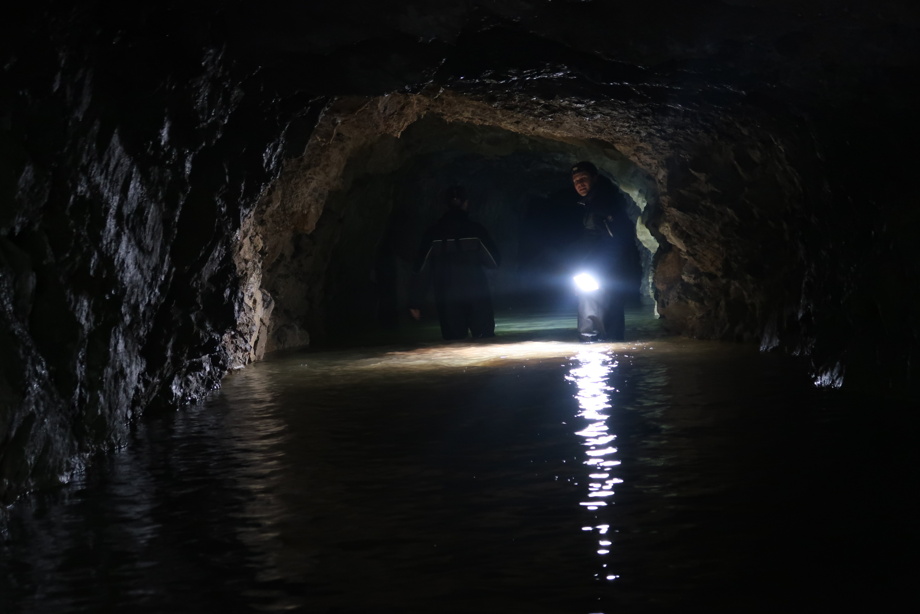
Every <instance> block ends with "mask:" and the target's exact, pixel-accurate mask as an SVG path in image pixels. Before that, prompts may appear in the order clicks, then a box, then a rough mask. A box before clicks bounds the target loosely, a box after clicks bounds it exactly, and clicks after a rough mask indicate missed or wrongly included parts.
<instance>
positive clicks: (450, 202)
mask: <svg viewBox="0 0 920 614" xmlns="http://www.w3.org/2000/svg"><path fill="white" fill-rule="evenodd" d="M444 204H446V205H447V206H448V207H449V208H450V209H461V210H464V211H465V210H466V208H467V206H468V205H469V201H468V200H467V198H466V190H465V189H463V186H459V185H454V186H451V187H449V188H447V190H446V191H445V192H444Z"/></svg>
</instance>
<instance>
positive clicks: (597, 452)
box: [566, 349, 623, 580]
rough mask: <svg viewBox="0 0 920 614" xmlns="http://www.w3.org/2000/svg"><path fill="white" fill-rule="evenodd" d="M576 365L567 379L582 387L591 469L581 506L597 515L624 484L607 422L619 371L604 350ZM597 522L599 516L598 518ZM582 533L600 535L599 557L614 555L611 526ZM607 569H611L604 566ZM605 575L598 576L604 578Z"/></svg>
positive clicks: (589, 528)
mask: <svg viewBox="0 0 920 614" xmlns="http://www.w3.org/2000/svg"><path fill="white" fill-rule="evenodd" d="M575 361H576V362H575V365H576V366H574V367H573V368H572V369H571V370H570V371H569V374H568V375H567V376H566V379H567V380H568V381H570V382H573V383H574V384H575V385H576V386H577V387H578V393H577V394H576V395H575V398H576V399H578V406H579V411H578V417H579V418H583V419H584V420H585V421H586V422H587V424H586V425H585V427H584V428H582V429H581V430H580V431H577V432H576V435H578V436H579V437H581V438H582V440H583V441H582V445H583V446H584V448H585V451H584V452H585V457H586V458H585V459H584V461H583V463H584V464H585V465H587V466H588V469H589V472H588V493H587V500H585V501H581V502H580V505H581V506H582V507H584V508H585V509H587V510H589V511H593V512H597V511H599V510H601V509H602V508H604V507H605V506H606V505H607V503H608V501H609V500H610V498H611V497H612V496H613V495H614V490H613V487H614V485H616V484H620V483H622V481H623V480H621V479H619V478H616V477H614V476H613V475H612V474H611V472H610V469H611V468H612V467H616V466H617V465H619V464H620V461H618V460H616V459H615V458H614V455H615V454H616V453H617V449H616V447H614V446H613V445H611V444H612V443H613V442H614V441H615V440H616V434H615V433H611V432H610V431H609V427H608V426H607V418H608V417H609V411H608V410H610V393H611V392H615V390H614V389H613V388H611V387H610V386H609V385H608V383H607V380H608V378H609V376H610V374H611V372H612V371H613V369H615V368H616V367H617V362H616V360H614V358H613V357H611V356H610V355H609V354H607V353H605V352H604V351H603V350H602V349H591V350H582V351H581V352H579V353H578V354H577V355H576V356H575ZM595 518H596V516H595ZM582 531H597V532H598V535H599V539H598V541H597V554H598V555H600V556H601V557H604V556H606V555H608V554H610V548H611V547H612V546H613V540H612V539H611V537H610V535H609V531H610V525H609V524H596V525H589V526H585V527H582ZM603 567H607V564H606V563H604V564H603ZM600 575H601V574H598V577H600ZM618 577H619V576H617V575H613V574H604V578H605V579H607V580H616V579H617V578H618Z"/></svg>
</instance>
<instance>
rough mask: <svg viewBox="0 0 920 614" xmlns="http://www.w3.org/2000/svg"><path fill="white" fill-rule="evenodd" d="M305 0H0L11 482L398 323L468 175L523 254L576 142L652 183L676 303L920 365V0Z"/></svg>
mask: <svg viewBox="0 0 920 614" xmlns="http://www.w3.org/2000/svg"><path fill="white" fill-rule="evenodd" d="M313 4H315V3H269V4H267V5H266V4H263V3H252V4H249V3H237V4H234V5H230V6H225V5H224V3H212V2H206V1H203V2H191V3H175V4H173V3H165V4H161V5H158V6H156V7H134V6H129V5H124V4H116V3H108V2H97V3H92V4H88V5H85V6H83V7H81V8H75V9H71V10H67V11H63V10H61V9H60V8H58V7H57V5H56V4H55V3H50V2H42V1H39V2H35V3H32V4H31V5H30V6H28V7H20V8H18V9H16V12H15V13H14V14H13V15H11V16H10V18H8V19H5V21H4V24H3V25H2V26H0V34H2V43H0V49H2V58H3V65H2V74H3V78H2V81H0V156H2V164H0V167H2V170H0V336H2V337H0V338H2V344H0V501H3V502H7V503H8V502H10V501H12V500H14V499H15V498H16V497H18V496H19V495H20V494H21V493H23V492H26V491H28V490H31V489H35V488H40V487H42V486H45V485H48V484H53V483H55V482H57V481H60V480H66V479H67V477H68V475H69V474H71V473H72V472H74V471H79V470H80V469H81V467H82V466H83V463H84V462H85V459H86V458H88V456H89V455H91V454H93V453H95V452H97V451H104V450H109V449H113V448H117V447H118V446H121V445H124V443H125V441H126V435H127V433H128V432H129V429H130V428H131V425H132V423H133V421H134V420H135V419H136V418H137V416H138V415H139V414H141V413H142V412H145V411H150V410H151V409H154V408H158V407H163V408H174V407H178V406H180V405H182V404H185V403H188V402H191V401H193V400H195V399H198V398H200V397H201V396H202V395H203V394H205V393H206V392H207V391H208V390H210V389H213V388H214V387H216V386H218V385H219V382H220V380H221V378H222V377H223V375H224V374H225V373H226V372H227V371H228V370H230V369H233V368H239V367H242V366H244V365H246V364H247V363H249V362H251V361H252V360H257V359H259V358H261V357H263V356H264V355H265V353H266V352H271V351H274V350H279V349H284V348H292V347H298V346H302V345H306V344H309V343H311V341H313V340H315V339H320V338H322V337H323V336H324V335H325V334H328V332H329V331H330V330H332V329H334V327H335V326H337V325H338V323H339V322H340V321H341V320H343V319H351V320H352V321H367V322H370V321H374V322H378V323H379V320H377V319H376V318H379V317H380V312H381V304H382V303H381V301H382V300H383V299H382V298H381V284H382V281H381V280H382V279H384V278H386V279H387V280H389V281H388V282H387V283H388V284H389V286H388V287H391V288H392V287H394V286H393V284H396V285H398V283H397V282H394V281H393V280H394V279H396V280H397V281H398V279H399V275H400V274H404V272H405V267H406V266H407V264H406V263H407V261H408V259H410V258H411V253H412V251H413V249H414V245H412V242H413V241H414V240H415V239H414V237H415V234H414V233H415V232H416V230H417V229H418V228H420V227H422V226H423V225H424V224H425V219H426V216H428V217H430V216H432V215H433V214H434V213H433V212H432V211H430V210H429V209H426V206H427V203H429V202H430V201H431V199H432V197H433V195H434V194H435V193H436V191H437V190H438V189H440V188H441V187H443V184H444V182H447V181H463V182H465V183H466V184H467V185H468V186H469V187H470V189H471V192H472V193H473V194H474V196H475V197H476V200H477V204H478V205H479V206H480V209H479V211H480V213H481V215H482V216H483V217H484V218H486V220H487V221H488V222H489V223H490V225H491V226H492V227H494V228H496V229H497V233H498V234H500V235H502V238H503V243H504V244H505V245H509V246H512V248H513V249H511V250H509V253H512V254H516V253H519V252H520V250H518V249H516V248H519V247H521V241H522V240H523V239H522V237H521V235H520V233H519V232H517V231H516V230H514V228H516V227H517V226H515V225H518V226H519V225H520V223H521V222H522V220H524V219H525V218H526V214H527V213H526V212H527V211H528V210H533V208H534V207H538V206H539V204H540V203H541V202H544V200H541V199H546V198H548V197H551V196H552V195H553V194H554V193H555V192H558V190H559V189H560V186H564V185H565V180H566V178H565V173H564V170H565V168H566V166H567V165H568V164H569V163H571V162H572V161H574V160H577V159H584V158H588V159H592V160H594V161H595V162H597V163H598V164H599V166H601V167H602V169H603V170H604V171H605V172H606V173H607V174H609V175H611V176H613V177H615V178H616V179H617V181H618V182H619V183H620V185H621V187H622V189H623V190H624V191H625V192H626V193H627V194H628V195H629V196H630V197H631V199H632V201H633V205H634V206H633V207H632V210H631V216H632V218H633V219H634V221H635V222H636V224H637V233H638V236H639V239H640V242H641V245H642V247H643V250H644V252H645V253H644V260H643V264H644V280H645V281H644V283H643V288H644V291H645V292H646V294H647V295H648V299H649V300H650V301H651V300H653V301H654V302H655V306H656V308H657V312H658V313H659V314H660V315H661V316H662V317H663V318H664V319H665V322H666V324H667V326H668V327H669V328H670V329H671V330H673V331H674V332H675V333H679V334H684V335H690V336H696V337H705V338H717V339H729V340H737V341H741V342H749V343H758V344H759V345H760V346H761V347H762V348H763V349H764V350H782V351H788V352H793V353H797V354H799V355H803V356H807V357H809V358H810V359H811V361H812V364H813V375H814V378H815V381H816V383H818V384H819V385H828V386H844V387H852V388H854V389H858V388H870V389H872V390H874V391H876V393H878V394H890V395H893V396H895V398H897V397H898V395H902V394H906V393H908V392H909V391H910V389H911V386H912V385H913V384H914V383H915V380H916V367H915V366H914V356H915V354H916V351H917V346H918V338H920V330H918V327H917V322H918V318H917V307H915V306H914V305H913V304H912V303H911V301H910V299H909V297H907V296H905V294H909V290H910V287H911V284H912V280H913V279H915V278H916V275H917V274H918V273H920V271H918V259H917V257H916V255H915V253H914V250H913V249H912V240H911V239H912V237H911V235H912V231H913V228H914V226H915V225H914V224H913V222H914V221H915V218H916V217H917V215H918V214H917V213H916V211H917V208H916V207H914V206H912V204H913V203H912V200H913V198H912V195H911V189H910V188H911V181H910V177H911V170H912V169H908V166H909V164H910V162H911V160H912V158H913V156H912V147H913V145H914V143H916V141H917V136H918V132H920V130H918V121H917V118H916V115H917V113H916V109H917V108H918V105H917V103H918V97H920V95H918V93H917V92H918V91H920V88H917V87H916V80H917V76H918V71H917V68H918V66H917V63H918V59H920V53H918V51H920V50H918V44H920V42H918V41H920V37H918V36H917V29H918V25H920V17H918V11H917V9H915V8H914V5H913V4H912V3H909V2H906V1H905V2H888V3H879V2H868V1H859V2H849V3H846V6H844V7H841V6H839V5H838V3H830V2H825V1H822V0H809V1H807V2H795V3H782V2H781V3H777V2H767V1H758V0H746V1H744V2H740V1H731V2H729V1H716V0H713V1H712V2H704V3H686V2H679V1H665V0H661V1H659V2H643V3H636V4H634V5H624V4H623V3H603V2H550V1H549V0H545V1H537V0H532V1H528V0H523V1H516V2H494V3H481V4H480V3H476V2H468V3H458V4H457V5H456V6H452V7H451V8H442V7H441V5H440V4H437V3H431V2H425V1H421V0H420V1H418V2H399V3H389V2H374V3H370V2H345V3H344V4H342V3H336V6H335V7H333V6H331V5H330V6H320V7H317V6H314V5H313ZM306 5H309V6H306ZM514 258H515V256H512V261H513V260H514ZM518 264H520V263H518ZM501 283H502V284H505V287H507V288H511V287H512V286H513V285H514V283H515V281H514V279H512V276H511V275H507V276H506V277H505V278H503V281H502V282H501ZM509 291H510V290H509ZM386 301H389V303H387V304H389V305H392V304H395V303H394V301H395V302H396V303H398V297H396V298H394V297H392V296H390V295H387V298H386Z"/></svg>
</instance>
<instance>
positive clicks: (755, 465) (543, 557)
mask: <svg viewBox="0 0 920 614" xmlns="http://www.w3.org/2000/svg"><path fill="white" fill-rule="evenodd" d="M632 329H634V330H637V331H638V334H637V337H638V338H637V339H636V340H635V341H633V342H630V343H626V344H609V345H605V344H597V345H594V346H578V345H577V344H572V343H569V342H568V340H567V339H568V338H567V337H566V336H565V335H562V334H561V333H560V332H559V331H560V330H561V329H555V328H553V327H552V326H550V325H546V323H545V322H544V325H543V327H542V329H541V330H542V331H543V332H539V333H535V332H534V331H533V329H529V330H528V329H527V327H526V326H523V325H522V326H521V327H520V328H519V330H515V329H514V328H513V327H506V330H507V331H508V332H507V334H506V335H504V337H503V338H500V339H496V340H493V341H491V342H487V343H483V344H474V343H461V344H450V345H445V344H440V343H436V342H425V343H422V344H414V345H413V344H408V345H405V346H400V347H394V346H378V347H368V348H357V349H355V348H353V349H338V350H334V351H332V350H329V351H322V352H320V351H313V352H307V353H298V354H290V355H286V356H283V357H279V358H278V359H275V360H271V361H267V362H265V363H262V364H259V365H255V366H253V367H251V368H248V369H245V370H243V371H241V372H238V373H235V374H233V375H232V376H230V377H229V378H228V379H227V380H226V382H225V384H224V387H223V389H222V390H221V391H220V392H219V393H217V394H215V395H214V397H213V398H211V399H210V400H208V401H207V402H206V403H203V404H202V405H200V406H197V407H193V408H189V409H187V410H184V411H181V412H177V413H175V414H169V415H160V416H149V417H147V418H145V419H144V420H142V421H140V423H139V424H138V426H137V429H136V432H135V433H134V437H133V441H132V442H131V445H129V446H128V448H127V449H125V450H123V451H121V452H119V453H118V454H116V455H114V456H110V457H105V458H102V459H98V460H97V461H95V463H94V465H93V466H92V467H91V469H90V470H89V471H87V473H86V474H85V475H83V476H81V477H80V478H79V479H77V480H75V481H74V482H73V483H71V484H69V485H67V486H66V487H64V488H62V489H61V490H60V491H57V492H54V493H45V494H43V495H40V496H36V497H33V498H30V499H27V500H23V501H21V502H19V503H18V504H17V505H16V506H13V508H11V509H10V510H9V512H10V518H9V522H8V526H7V527H6V529H5V531H4V532H3V533H2V541H0V612H2V613H4V614H7V613H13V612H22V613H27V612H28V613H38V612H40V613H44V612H122V611H131V612H201V611H222V612H281V611H285V612H320V613H349V614H350V613H358V612H394V613H396V612H400V613H403V612H434V611H436V612H451V613H453V612H456V613H464V612H483V613H492V612H495V613H498V612H503V613H506V612H527V613H544V612H545V613H570V612H571V613H577V614H591V613H606V614H611V613H614V612H628V613H631V612H671V611H691V612H819V611H820V612H824V611H830V610H835V609H842V608H843V607H853V606H857V607H859V608H860V609H863V610H865V611H870V612H894V611H904V610H907V611H909V610H910V609H911V608H910V604H912V603H913V604H915V603H916V602H917V597H916V595H915V590H914V583H915V578H916V577H917V571H918V568H920V566H918V562H917V554H916V553H917V552H918V549H917V546H918V541H920V540H918V535H917V519H918V518H920V516H918V513H917V512H918V509H917V508H918V506H917V504H916V503H915V499H916V496H915V495H916V491H917V483H918V482H917V474H918V465H920V463H918V462H917V461H918V458H917V456H918V455H917V451H916V450H917V446H916V443H917V437H916V435H917V425H918V421H917V419H916V418H915V417H914V415H913V412H912V411H911V410H912V408H910V407H906V406H903V407H902V406H893V405H886V404H885V402H883V401H882V400H881V399H880V398H872V397H871V396H862V397H855V396H852V395H843V394H840V393H839V391H827V390H818V389H816V388H815V387H814V386H813V385H812V383H811V382H810V381H809V378H808V377H807V374H806V373H805V372H804V371H803V369H802V365H800V364H798V363H796V361H795V360H794V359H791V358H789V357H783V356H777V355H772V354H762V353H758V352H756V351H754V350H753V349H751V348H747V347H741V346H735V345H726V344H719V343H711V342H699V341H691V340H686V339H670V338H667V337H662V336H660V335H658V334H657V333H655V332H654V330H653V329H652V328H643V327H642V323H639V322H632ZM594 461H600V462H602V463H606V465H604V466H603V467H600V466H599V465H586V464H585V463H586V462H594ZM592 476H593V477H592ZM597 476H604V477H597ZM591 493H594V494H601V495H606V496H605V497H598V498H592V497H591ZM600 499H602V500H604V502H606V503H607V505H605V506H602V507H598V508H597V509H591V508H590V506H589V504H592V505H593V504H594V503H596V502H597V501H598V500H600ZM608 542H609V543H608Z"/></svg>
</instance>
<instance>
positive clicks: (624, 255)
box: [575, 176, 636, 274]
mask: <svg viewBox="0 0 920 614" xmlns="http://www.w3.org/2000/svg"><path fill="white" fill-rule="evenodd" d="M578 203H579V204H580V205H581V206H582V207H584V214H583V217H582V226H583V231H582V236H581V239H580V240H579V241H578V242H577V245H576V255H575V257H576V258H577V259H580V260H582V261H583V262H585V263H588V264H594V265H596V266H597V267H599V268H601V269H602V270H599V271H597V272H598V273H607V274H621V273H622V272H623V270H624V268H625V267H628V266H629V265H631V264H632V261H633V260H634V259H635V251H636V233H635V230H634V229H633V223H632V221H631V220H630V219H629V216H628V215H627V213H626V197H625V196H624V195H623V193H622V192H621V191H620V189H619V188H618V187H617V186H615V185H614V184H613V182H611V181H610V180H609V179H607V178H606V177H603V176H601V177H598V178H597V182H596V183H595V184H594V186H593V188H592V189H591V191H590V192H589V193H588V195H587V196H585V197H583V198H580V199H579V201H578Z"/></svg>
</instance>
